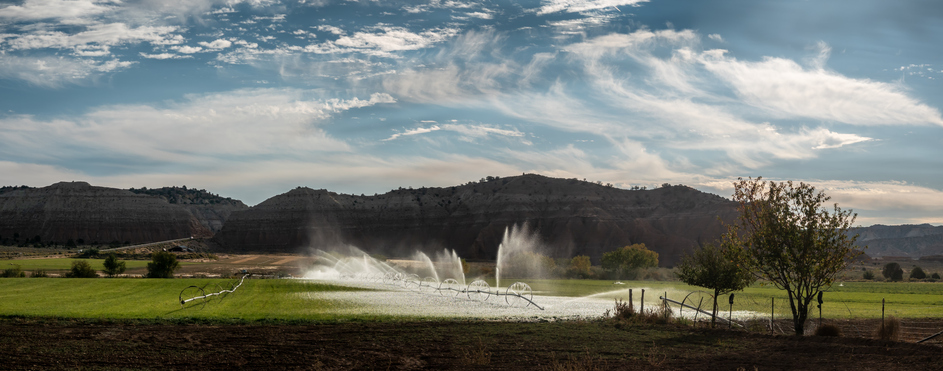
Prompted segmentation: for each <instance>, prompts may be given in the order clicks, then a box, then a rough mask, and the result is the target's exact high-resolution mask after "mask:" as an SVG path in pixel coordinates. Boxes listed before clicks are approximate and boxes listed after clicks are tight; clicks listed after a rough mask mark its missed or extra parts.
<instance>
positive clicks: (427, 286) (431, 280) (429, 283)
mask: <svg viewBox="0 0 943 371" xmlns="http://www.w3.org/2000/svg"><path fill="white" fill-rule="evenodd" d="M438 287H439V280H437V279H435V277H426V278H423V279H422V282H420V283H419V291H424V292H425V291H429V292H431V291H435V289H436V288H438Z"/></svg>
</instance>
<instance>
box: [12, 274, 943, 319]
mask: <svg viewBox="0 0 943 371" xmlns="http://www.w3.org/2000/svg"><path fill="white" fill-rule="evenodd" d="M525 281H526V280H525ZM232 282H233V281H232V280H228V279H172V280H162V279H124V278H118V279H104V278H102V279H66V278H0V316H25V317H31V316H37V317H65V318H114V319H155V318H156V319H205V320H230V319H239V320H248V321H257V320H285V321H337V320H391V319H393V318H394V317H391V316H375V315H366V314H364V315H358V314H356V313H357V310H356V308H351V305H352V304H351V303H349V302H337V301H329V300H320V299H318V300H315V299H310V298H306V297H305V296H304V295H298V294H299V293H309V292H320V291H357V290H358V289H354V288H348V287H341V286H332V285H326V284H320V283H313V282H308V281H303V280H275V279H267V280H260V279H249V280H246V281H245V284H244V285H243V286H242V287H240V288H239V290H238V291H237V292H236V293H235V294H231V295H229V296H227V297H223V298H222V299H218V298H217V299H214V300H213V301H210V302H209V303H208V304H207V305H205V306H199V305H197V306H193V305H191V306H190V307H188V308H181V305H180V304H179V303H178V296H179V294H180V292H181V291H182V290H183V289H184V288H186V287H188V286H201V287H202V286H205V287H206V289H205V292H207V293H209V292H216V291H219V288H220V287H221V288H229V287H231V286H230V285H231V284H232ZM512 282H513V281H507V282H505V283H506V284H509V283H512ZM528 283H529V284H530V285H531V287H532V288H533V289H534V292H535V293H536V294H538V295H556V296H571V297H582V296H593V297H597V298H603V299H611V300H615V299H616V298H622V299H628V290H629V289H633V292H634V299H635V301H636V302H637V303H638V302H639V300H640V296H641V289H643V288H644V289H645V291H646V293H645V304H646V306H647V307H649V308H652V307H654V305H656V304H658V297H659V296H660V295H664V294H665V293H666V292H667V294H668V297H669V298H671V299H674V300H679V301H680V300H682V299H683V298H684V297H685V296H686V295H688V294H689V293H691V292H695V294H693V295H691V296H690V297H688V300H687V302H688V303H693V305H695V306H696V305H697V304H698V301H699V300H700V299H701V298H704V301H703V303H702V304H701V305H702V308H703V309H705V310H708V309H709V308H710V305H711V304H710V298H709V296H708V295H707V294H706V292H704V291H703V290H701V289H700V288H698V287H692V286H687V285H684V284H682V283H680V282H670V281H667V282H666V281H626V282H624V283H625V284H624V285H614V284H613V282H612V281H595V280H534V281H529V282H528ZM698 291H700V292H698ZM735 299H736V300H735V302H734V307H733V310H734V311H753V312H756V316H757V317H763V318H765V317H768V316H769V313H770V306H771V304H772V303H773V300H775V304H776V308H775V314H776V317H777V318H789V317H790V311H789V308H788V303H787V301H786V296H785V292H784V291H781V290H778V289H776V288H774V287H770V286H765V287H764V286H760V285H756V286H754V287H750V288H748V289H746V290H744V291H743V292H739V293H736V294H735ZM881 299H886V313H887V314H888V315H894V316H898V317H903V318H918V317H933V318H943V284H936V283H885V282H851V283H846V284H843V286H841V287H839V286H835V287H832V289H831V290H829V291H828V292H826V293H825V304H824V305H823V308H822V311H823V316H824V317H826V318H850V319H864V318H880V317H881ZM538 300H539V299H538ZM718 302H719V303H720V308H721V310H722V312H723V313H726V311H727V310H728V308H729V306H728V304H727V296H726V295H724V296H722V297H721V298H720V300H719V301H718ZM340 313H343V314H340ZM351 313H353V314H351ZM600 314H601V313H600ZM817 316H818V313H817V311H815V310H814V309H813V313H810V317H817Z"/></svg>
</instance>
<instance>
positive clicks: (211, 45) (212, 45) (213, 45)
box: [198, 39, 232, 50]
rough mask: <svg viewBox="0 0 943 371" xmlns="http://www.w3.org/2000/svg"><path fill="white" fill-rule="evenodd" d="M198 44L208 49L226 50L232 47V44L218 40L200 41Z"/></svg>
mask: <svg viewBox="0 0 943 371" xmlns="http://www.w3.org/2000/svg"><path fill="white" fill-rule="evenodd" d="M198 44H200V45H203V46H204V47H206V48H207V49H214V50H221V49H226V48H228V47H230V46H232V42H231V41H229V40H225V39H216V40H213V42H205V41H200V42H199V43H198Z"/></svg>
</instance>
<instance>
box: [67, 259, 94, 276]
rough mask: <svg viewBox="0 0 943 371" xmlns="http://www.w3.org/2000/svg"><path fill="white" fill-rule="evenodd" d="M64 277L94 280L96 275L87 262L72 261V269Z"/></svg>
mask: <svg viewBox="0 0 943 371" xmlns="http://www.w3.org/2000/svg"><path fill="white" fill-rule="evenodd" d="M65 276H66V277H69V278H95V277H98V273H97V272H95V269H94V268H92V265H91V264H88V262H87V261H85V260H73V261H72V269H70V270H69V271H68V272H66V274H65Z"/></svg>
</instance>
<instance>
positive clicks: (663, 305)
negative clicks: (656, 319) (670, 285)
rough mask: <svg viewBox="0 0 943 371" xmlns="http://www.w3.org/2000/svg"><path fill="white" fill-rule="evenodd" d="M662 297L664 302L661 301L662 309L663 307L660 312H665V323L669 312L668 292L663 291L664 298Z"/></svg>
mask: <svg viewBox="0 0 943 371" xmlns="http://www.w3.org/2000/svg"><path fill="white" fill-rule="evenodd" d="M664 297H665V300H662V301H661V305H662V307H663V308H662V310H663V311H664V312H665V321H667V320H668V310H669V308H668V291H665V296H664Z"/></svg>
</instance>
